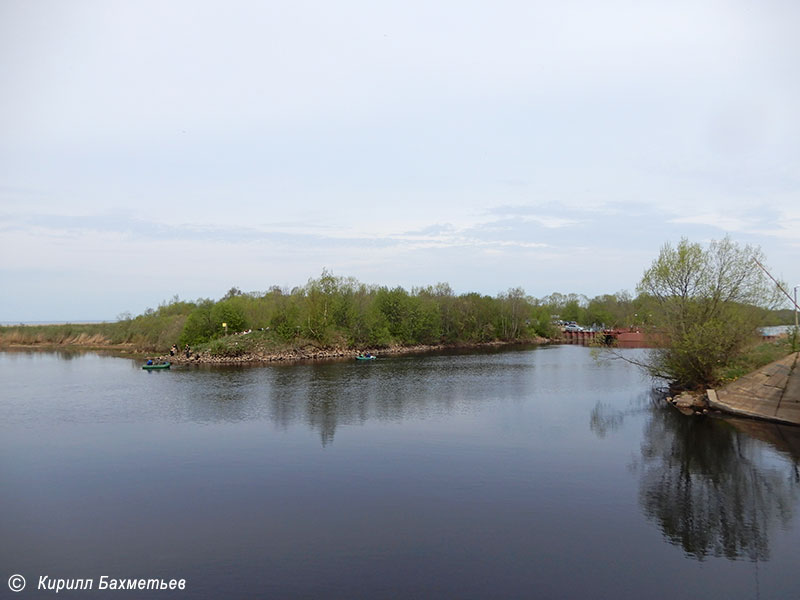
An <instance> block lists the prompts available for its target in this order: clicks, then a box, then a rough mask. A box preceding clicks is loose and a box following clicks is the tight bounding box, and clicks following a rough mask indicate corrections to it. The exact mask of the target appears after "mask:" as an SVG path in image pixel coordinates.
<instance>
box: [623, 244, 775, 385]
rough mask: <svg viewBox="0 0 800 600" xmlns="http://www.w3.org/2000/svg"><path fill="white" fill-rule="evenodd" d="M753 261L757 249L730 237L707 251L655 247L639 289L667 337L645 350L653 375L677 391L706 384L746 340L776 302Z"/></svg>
mask: <svg viewBox="0 0 800 600" xmlns="http://www.w3.org/2000/svg"><path fill="white" fill-rule="evenodd" d="M754 259H758V260H759V261H760V262H763V257H762V255H761V252H760V250H758V249H756V248H752V247H750V246H744V247H741V246H738V245H737V244H735V243H734V242H732V241H731V240H730V239H729V238H725V239H723V240H722V241H719V242H717V241H713V242H711V244H710V245H709V247H708V248H703V247H702V246H701V245H700V244H693V243H690V242H689V241H688V240H686V239H683V240H681V242H680V243H679V244H678V246H677V247H675V248H673V247H672V246H670V245H669V244H667V245H665V246H664V247H663V248H662V250H661V253H660V254H659V257H658V258H657V259H656V260H655V261H654V262H653V265H652V266H651V267H650V268H649V269H648V270H647V271H646V272H645V274H644V276H643V278H642V281H641V282H640V283H639V286H638V290H639V292H640V294H641V295H642V296H643V297H644V299H643V301H644V302H646V303H647V305H648V307H650V308H652V310H653V313H652V320H653V323H654V324H655V325H656V326H657V327H658V328H659V329H660V330H661V331H662V332H663V333H664V334H665V336H666V338H667V340H668V344H667V346H666V347H664V348H661V349H659V350H658V351H656V352H654V353H652V354H651V361H650V363H649V370H650V372H651V373H652V374H653V375H655V376H658V377H663V378H665V379H667V380H669V381H670V382H671V383H672V384H673V385H674V386H675V387H679V388H697V389H702V388H705V387H713V386H714V385H716V384H717V383H718V382H719V380H720V379H721V373H722V371H723V370H724V369H725V368H726V367H728V366H729V365H730V364H732V363H733V362H734V361H735V360H736V359H737V358H738V357H740V356H741V355H742V354H743V353H744V352H745V351H746V350H747V349H748V347H749V346H751V345H752V343H753V342H754V340H755V339H756V328H757V327H758V326H759V325H761V324H762V323H763V320H764V317H765V316H766V314H767V310H768V309H770V308H774V307H775V304H776V302H777V301H778V300H779V297H778V296H777V294H776V290H774V289H773V286H772V284H771V282H770V281H769V280H768V279H767V277H766V276H765V275H764V273H763V271H761V269H760V268H759V267H758V266H757V265H756V264H755V262H754ZM648 314H649V313H648Z"/></svg>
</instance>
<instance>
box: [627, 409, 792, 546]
mask: <svg viewBox="0 0 800 600" xmlns="http://www.w3.org/2000/svg"><path fill="white" fill-rule="evenodd" d="M651 415H652V416H651V418H649V419H648V421H647V424H646V426H645V432H644V433H645V435H644V441H643V442H642V448H641V451H642V459H641V462H640V463H637V464H636V465H635V466H636V469H637V470H638V472H639V473H640V478H641V479H640V491H639V494H640V502H641V505H642V509H643V510H644V513H645V514H646V515H647V516H648V517H649V518H651V519H653V520H655V521H656V522H657V523H658V525H659V527H660V529H661V531H662V533H663V534H664V536H665V537H666V538H667V539H668V540H669V541H670V542H671V543H673V544H676V545H679V546H681V548H683V550H684V551H685V552H686V553H687V554H688V555H689V556H692V557H695V558H698V559H700V560H703V559H704V558H705V557H707V556H716V557H726V558H729V559H736V558H741V557H746V558H749V559H750V560H753V561H756V560H765V559H766V558H768V556H769V535H770V532H771V531H772V530H773V529H774V527H775V526H776V525H777V524H778V523H780V524H783V525H786V524H788V522H789V521H790V520H791V518H792V516H793V509H794V505H795V503H796V501H797V498H798V491H800V483H799V482H798V477H797V462H798V457H799V456H800V452H798V451H797V450H798V448H800V443H781V440H786V438H787V437H788V438H792V439H794V441H795V442H800V439H797V438H796V436H797V433H796V432H794V431H793V430H794V428H791V427H790V428H782V427H781V426H777V425H771V424H767V423H758V422H753V421H732V420H723V419H715V418H703V417H686V416H684V415H682V414H680V413H678V411H676V410H674V409H672V408H670V407H669V406H666V405H665V404H664V403H659V404H654V405H653V407H652V411H651ZM764 442H767V444H768V445H767V444H765V443H764ZM770 446H771V448H770ZM770 449H774V450H777V451H778V452H779V453H780V454H783V455H784V456H785V457H786V458H789V460H788V461H785V460H775V459H774V455H773V456H772V460H770Z"/></svg>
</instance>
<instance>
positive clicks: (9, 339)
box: [0, 326, 552, 364]
mask: <svg viewBox="0 0 800 600" xmlns="http://www.w3.org/2000/svg"><path fill="white" fill-rule="evenodd" d="M37 327H39V326H37ZM41 327H51V326H41ZM4 334H5V332H3V331H0V351H3V350H12V351H13V350H41V351H43V352H54V351H103V352H110V353H113V354H120V355H125V356H129V357H135V358H144V357H152V358H154V359H158V360H169V361H170V362H172V363H175V364H268V363H274V362H290V361H302V360H325V359H334V358H348V357H355V356H356V355H357V354H359V353H360V352H371V353H372V354H374V355H376V356H381V355H397V354H416V353H426V352H449V351H457V350H474V349H480V348H492V347H495V348H500V347H510V346H520V345H542V344H547V343H550V342H551V341H552V340H550V339H548V338H544V337H539V336H536V337H531V338H526V339H517V340H508V341H504V340H492V341H487V342H454V343H438V344H412V345H402V344H391V345H385V346H374V347H361V348H352V347H348V346H345V345H321V344H318V343H315V342H313V341H311V340H308V339H303V338H298V339H297V340H294V342H293V343H286V342H283V341H281V340H279V339H277V338H276V337H275V336H274V335H271V334H269V333H266V332H259V331H255V332H251V333H249V334H245V335H241V334H240V335H228V336H224V337H221V338H217V339H215V340H213V341H211V342H207V343H205V344H200V345H197V346H195V347H192V348H191V351H190V356H189V358H186V356H185V354H184V353H183V351H182V349H179V352H178V353H177V354H176V355H175V356H170V354H169V352H166V351H164V350H163V349H158V350H156V349H153V348H151V347H148V346H138V345H136V344H133V343H113V342H112V341H111V339H109V338H108V337H105V336H102V335H99V334H96V333H95V334H89V333H88V332H81V333H79V334H77V335H69V336H65V337H62V336H60V337H59V338H58V340H57V341H56V340H54V339H53V338H52V337H50V338H49V339H48V337H47V336H41V335H34V336H18V335H12V336H9V335H4Z"/></svg>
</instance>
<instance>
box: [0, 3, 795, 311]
mask: <svg viewBox="0 0 800 600" xmlns="http://www.w3.org/2000/svg"><path fill="white" fill-rule="evenodd" d="M797 23H800V3H798V2H795V1H793V0H792V1H780V0H764V1H761V2H753V1H752V0H748V1H746V2H745V1H741V2H740V1H737V0H727V1H724V2H722V1H720V2H715V1H703V0H691V1H683V0H675V1H671V2H648V1H642V0H634V1H618V0H607V1H605V2H595V1H587V2H577V1H569V0H567V1H564V2H539V1H537V0H525V1H522V0H520V1H517V0H493V1H492V2H488V1H484V2H473V1H469V0H458V1H451V0H438V1H436V2H430V1H427V0H426V1H418V0H402V1H394V0H384V1H381V2H374V1H367V0H339V1H337V2H323V1H321V0H315V1H305V0H291V1H283V0H272V1H267V2H255V1H245V0H238V1H237V0H225V1H224V2H223V1H208V0H187V1H185V0H171V1H170V2H163V1H162V0H158V1H150V0H135V1H134V0H131V1H117V0H102V1H100V0H97V1H83V0H69V1H66V2H65V1H62V0H1V1H0V289H1V290H2V292H0V322H9V321H10V322H17V321H70V320H74V321H77V320H113V319H116V318H117V317H118V316H119V315H121V314H123V313H126V312H127V313H132V314H134V315H135V314H140V313H141V312H143V311H144V310H145V309H146V308H148V307H153V308H155V307H156V306H158V305H159V304H160V303H162V302H164V301H169V300H170V299H171V298H173V297H174V296H176V295H177V296H179V297H180V298H181V299H187V300H195V299H197V298H201V297H202V298H214V299H217V298H220V297H222V296H223V295H224V294H225V292H226V291H227V290H228V289H230V288H231V287H233V286H236V287H238V288H239V289H241V290H243V291H248V292H249V291H265V290H268V289H269V288H270V287H272V286H274V285H278V286H281V287H288V288H291V287H294V286H297V285H303V284H305V283H306V282H307V281H308V280H309V278H315V277H319V275H320V274H321V273H322V270H323V269H327V270H328V271H330V272H332V273H333V274H334V275H338V276H344V277H350V276H352V277H355V278H357V279H358V280H360V281H362V282H364V283H368V284H378V285H387V286H391V287H393V286H397V285H400V286H403V287H405V288H406V289H409V290H410V289H411V288H412V287H413V286H424V285H430V284H435V283H438V282H447V283H449V284H450V285H451V286H452V288H453V289H454V290H455V291H456V292H457V293H465V292H472V291H476V292H480V293H485V294H490V295H496V294H498V293H502V292H504V291H506V290H508V289H509V288H516V287H522V288H523V289H524V290H525V291H526V292H527V293H528V294H530V295H532V296H536V297H542V296H545V295H547V294H550V293H552V292H560V293H571V292H574V293H579V294H585V295H587V296H589V297H593V296H596V295H599V294H605V293H614V292H616V291H619V290H629V291H631V292H632V291H634V290H635V286H636V284H637V282H638V281H639V280H640V278H641V276H642V273H643V272H644V270H645V269H646V268H647V267H648V266H649V265H650V264H651V262H652V261H653V260H654V259H655V258H656V257H657V255H658V252H659V250H660V249H661V247H662V246H663V245H664V244H665V243H672V244H675V243H677V242H678V241H680V239H681V238H683V237H686V238H688V239H689V240H691V241H693V242H700V243H707V242H708V241H710V240H712V239H721V238H722V237H723V236H725V235H730V236H731V238H732V239H733V240H734V241H736V242H738V243H740V244H754V245H758V246H760V247H761V249H762V250H763V251H764V253H765V254H766V256H767V260H768V265H769V267H770V270H771V271H772V273H773V274H774V275H775V276H776V277H780V278H782V279H783V280H784V281H786V282H787V283H788V285H789V286H790V287H791V286H794V285H796V284H800V268H799V267H798V265H799V264H800V260H798V258H800V196H799V195H798V190H800V112H799V111H798V109H797V107H798V106H800V71H798V65H799V64H800V36H798V35H797V33H796V26H797Z"/></svg>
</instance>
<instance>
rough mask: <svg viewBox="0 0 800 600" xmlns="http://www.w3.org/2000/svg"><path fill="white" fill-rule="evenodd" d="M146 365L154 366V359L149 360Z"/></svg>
mask: <svg viewBox="0 0 800 600" xmlns="http://www.w3.org/2000/svg"><path fill="white" fill-rule="evenodd" d="M145 364H146V365H152V364H153V359H152V358H148V359H147V362H146V363H145Z"/></svg>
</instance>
